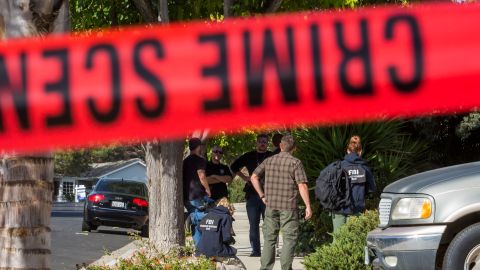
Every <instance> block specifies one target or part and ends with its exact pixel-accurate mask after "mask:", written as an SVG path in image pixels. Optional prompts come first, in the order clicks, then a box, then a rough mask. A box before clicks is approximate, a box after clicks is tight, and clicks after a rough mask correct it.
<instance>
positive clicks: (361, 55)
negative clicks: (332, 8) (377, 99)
mask: <svg viewBox="0 0 480 270" xmlns="http://www.w3.org/2000/svg"><path fill="white" fill-rule="evenodd" d="M335 34H336V40H337V44H338V47H339V49H340V50H341V51H342V53H343V59H342V61H341V62H340V67H339V71H338V72H339V75H340V84H341V85H342V88H343V90H344V91H345V92H346V93H347V94H349V95H371V94H373V82H372V77H373V76H372V63H371V54H370V45H369V41H368V29H367V20H366V19H361V20H360V43H361V44H360V46H359V47H358V48H356V49H352V48H348V47H347V46H346V44H345V38H344V36H345V33H344V31H343V23H342V22H339V21H337V22H335ZM355 59H357V60H359V61H360V62H361V63H362V65H363V78H364V83H363V84H361V85H357V86H355V85H353V84H352V83H350V81H349V80H348V78H347V77H348V74H347V65H348V64H349V63H350V62H351V61H352V60H355Z"/></svg>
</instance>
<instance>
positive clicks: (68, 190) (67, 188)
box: [62, 182, 73, 196]
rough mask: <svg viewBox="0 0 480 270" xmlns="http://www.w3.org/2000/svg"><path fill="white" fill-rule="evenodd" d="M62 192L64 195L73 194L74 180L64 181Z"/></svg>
mask: <svg viewBox="0 0 480 270" xmlns="http://www.w3.org/2000/svg"><path fill="white" fill-rule="evenodd" d="M62 193H63V196H65V195H67V194H73V182H63V189H62Z"/></svg>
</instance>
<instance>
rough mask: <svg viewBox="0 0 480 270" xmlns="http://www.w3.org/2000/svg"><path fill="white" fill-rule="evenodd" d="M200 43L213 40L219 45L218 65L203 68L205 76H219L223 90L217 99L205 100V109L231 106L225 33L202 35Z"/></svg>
mask: <svg viewBox="0 0 480 270" xmlns="http://www.w3.org/2000/svg"><path fill="white" fill-rule="evenodd" d="M198 41H199V42H200V43H207V42H213V43H215V44H216V45H217V46H218V51H219V56H220V57H219V58H220V60H219V61H218V64H217V65H214V66H210V67H203V68H202V76H203V77H218V78H219V79H220V82H221V85H222V90H221V96H220V97H219V98H218V99H216V100H205V101H204V102H203V110H204V111H206V112H209V111H217V110H225V109H230V108H231V98H230V85H229V82H228V62H227V40H226V37H225V34H215V35H200V37H199V39H198Z"/></svg>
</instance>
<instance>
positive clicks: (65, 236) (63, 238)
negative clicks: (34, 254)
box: [51, 207, 134, 270]
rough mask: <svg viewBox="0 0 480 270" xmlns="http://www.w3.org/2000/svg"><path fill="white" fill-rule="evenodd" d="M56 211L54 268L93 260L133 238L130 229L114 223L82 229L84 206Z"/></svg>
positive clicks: (52, 225)
mask: <svg viewBox="0 0 480 270" xmlns="http://www.w3.org/2000/svg"><path fill="white" fill-rule="evenodd" d="M59 209H60V208H58V207H54V210H53V212H52V220H51V229H52V267H51V269H53V270H63V269H76V267H75V265H76V264H80V265H81V264H82V263H86V264H90V263H92V262H94V261H96V260H97V259H99V258H100V257H102V256H103V255H105V254H108V253H109V252H112V251H114V250H117V249H119V248H121V247H123V246H125V245H126V244H128V243H129V242H131V241H132V240H131V239H130V238H129V236H128V234H127V233H128V232H129V231H131V232H134V230H125V229H120V228H114V227H100V228H99V229H100V231H98V232H97V231H94V232H91V233H85V232H82V231H81V224H82V223H81V222H82V212H81V209H79V208H78V207H77V208H71V209H60V210H59Z"/></svg>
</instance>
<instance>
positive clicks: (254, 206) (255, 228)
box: [230, 134, 272, 257]
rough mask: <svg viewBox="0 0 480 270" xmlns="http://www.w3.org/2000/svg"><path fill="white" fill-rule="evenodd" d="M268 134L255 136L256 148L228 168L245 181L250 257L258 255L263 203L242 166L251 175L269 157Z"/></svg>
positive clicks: (263, 214)
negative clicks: (243, 171)
mask: <svg viewBox="0 0 480 270" xmlns="http://www.w3.org/2000/svg"><path fill="white" fill-rule="evenodd" d="M268 141H269V139H268V136H267V135H266V134H259V135H258V136H257V144H256V150H254V151H250V152H247V153H245V154H243V155H241V156H240V157H239V158H237V159H236V160H235V161H234V162H233V163H232V165H231V166H230V169H231V170H232V173H234V174H236V175H237V176H238V177H240V178H241V179H243V181H245V188H244V189H243V191H245V199H246V201H247V204H246V207H247V216H248V222H249V223H250V234H249V238H250V246H251V247H252V253H251V254H250V256H251V257H260V255H261V251H260V218H261V217H264V216H265V204H264V203H263V201H262V199H260V197H259V196H258V193H257V192H256V191H255V189H254V188H253V186H252V183H251V182H250V178H249V177H248V176H246V175H245V174H244V173H242V171H241V170H242V168H244V167H245V168H247V171H248V174H249V175H250V176H251V175H252V173H253V171H254V170H255V169H256V168H257V166H258V165H260V164H261V163H262V162H263V160H265V159H266V158H268V157H270V156H271V155H272V152H270V151H268V150H267V146H268Z"/></svg>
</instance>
